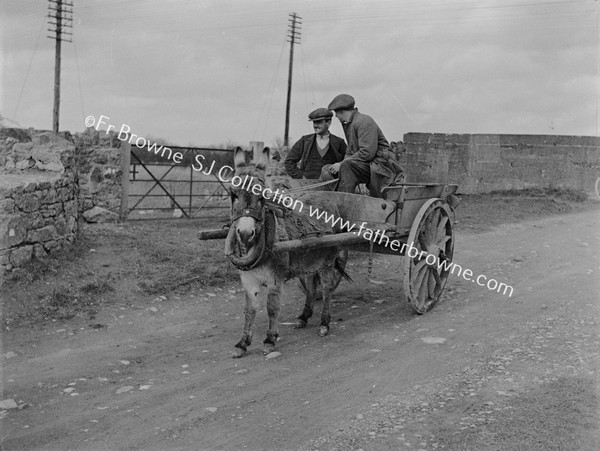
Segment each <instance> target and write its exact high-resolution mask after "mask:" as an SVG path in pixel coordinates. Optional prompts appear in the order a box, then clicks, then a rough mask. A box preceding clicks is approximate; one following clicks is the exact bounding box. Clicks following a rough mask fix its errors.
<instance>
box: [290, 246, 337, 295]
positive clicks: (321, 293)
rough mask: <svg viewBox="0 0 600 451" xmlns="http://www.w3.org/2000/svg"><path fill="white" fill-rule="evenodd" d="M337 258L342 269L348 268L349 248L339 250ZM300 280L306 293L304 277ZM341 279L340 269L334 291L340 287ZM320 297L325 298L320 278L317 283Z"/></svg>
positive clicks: (334, 281) (334, 283)
mask: <svg viewBox="0 0 600 451" xmlns="http://www.w3.org/2000/svg"><path fill="white" fill-rule="evenodd" d="M336 260H337V262H338V264H339V265H340V267H341V268H342V269H346V263H347V262H348V249H340V250H339V252H338V255H337V257H336ZM298 280H299V281H300V288H301V289H302V291H303V292H304V293H306V286H305V285H304V279H302V278H299V279H298ZM341 280H342V275H341V274H340V272H339V271H336V272H335V276H334V279H333V290H332V292H333V291H334V290H335V289H336V288H337V287H338V285H339V284H340V281H341ZM320 299H323V292H322V291H321V281H320V280H319V282H318V283H317V299H316V300H320Z"/></svg>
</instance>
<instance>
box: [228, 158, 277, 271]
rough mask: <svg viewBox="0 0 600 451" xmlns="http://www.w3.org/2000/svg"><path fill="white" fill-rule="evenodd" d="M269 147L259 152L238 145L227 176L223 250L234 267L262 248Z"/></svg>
mask: <svg viewBox="0 0 600 451" xmlns="http://www.w3.org/2000/svg"><path fill="white" fill-rule="evenodd" d="M268 161H269V148H268V147H267V148H265V149H263V150H262V151H261V152H260V154H259V155H253V151H246V150H243V149H242V148H241V147H238V148H237V149H236V150H235V153H234V163H235V175H234V177H233V178H232V179H231V228H230V233H229V236H228V238H227V242H226V245H225V246H226V247H225V253H226V254H227V256H228V257H229V258H230V260H231V261H232V262H233V263H234V264H235V265H236V266H238V267H248V266H249V265H252V264H254V263H256V260H257V259H259V258H260V256H261V255H262V253H263V251H264V245H265V237H264V227H265V209H264V206H265V198H264V196H263V192H264V189H265V174H266V167H267V163H268Z"/></svg>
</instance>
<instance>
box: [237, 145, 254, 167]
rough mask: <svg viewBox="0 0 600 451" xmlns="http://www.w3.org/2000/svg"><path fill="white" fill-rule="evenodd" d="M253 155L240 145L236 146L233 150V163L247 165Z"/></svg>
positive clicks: (238, 165)
mask: <svg viewBox="0 0 600 451" xmlns="http://www.w3.org/2000/svg"><path fill="white" fill-rule="evenodd" d="M251 158H252V157H251V155H250V154H249V152H247V151H245V150H244V149H242V148H241V147H240V146H238V147H236V148H235V150H234V151H233V163H234V165H235V167H236V168H237V167H240V166H247V165H248V163H250V160H251Z"/></svg>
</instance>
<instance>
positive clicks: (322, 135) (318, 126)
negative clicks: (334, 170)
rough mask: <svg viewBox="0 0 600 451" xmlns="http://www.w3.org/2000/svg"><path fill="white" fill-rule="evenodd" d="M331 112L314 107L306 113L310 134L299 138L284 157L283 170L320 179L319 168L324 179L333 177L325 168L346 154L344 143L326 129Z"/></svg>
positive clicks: (308, 177) (293, 175)
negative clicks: (310, 127)
mask: <svg viewBox="0 0 600 451" xmlns="http://www.w3.org/2000/svg"><path fill="white" fill-rule="evenodd" d="M332 117H333V113H332V112H331V111H329V110H328V109H327V108H317V109H316V110H315V111H313V112H311V113H310V114H309V115H308V120H309V121H311V122H312V125H313V129H314V130H315V132H314V133H312V134H310V135H305V136H303V137H302V138H300V139H299V140H298V141H297V142H296V143H295V144H294V145H293V146H292V149H291V150H290V152H289V154H288V156H287V158H286V159H285V169H286V171H287V173H288V174H289V175H290V177H292V178H294V179H301V178H305V179H320V178H321V172H322V171H323V168H324V167H325V170H324V171H323V173H324V175H325V179H321V180H333V178H334V177H335V176H333V175H332V174H331V172H330V171H329V170H328V168H329V165H331V164H334V163H337V162H339V161H342V160H343V159H344V155H345V154H346V143H345V142H344V140H343V139H342V138H339V137H337V136H335V135H332V134H331V133H330V132H329V127H330V126H331V118H332Z"/></svg>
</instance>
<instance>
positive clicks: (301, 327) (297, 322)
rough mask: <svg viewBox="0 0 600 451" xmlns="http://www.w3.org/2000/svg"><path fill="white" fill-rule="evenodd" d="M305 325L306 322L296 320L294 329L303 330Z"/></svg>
mask: <svg viewBox="0 0 600 451" xmlns="http://www.w3.org/2000/svg"><path fill="white" fill-rule="evenodd" d="M307 324H308V323H307V322H306V320H304V319H300V318H298V320H297V321H296V325H295V326H294V328H296V329H304V328H305V327H306V325H307Z"/></svg>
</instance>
